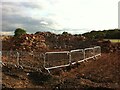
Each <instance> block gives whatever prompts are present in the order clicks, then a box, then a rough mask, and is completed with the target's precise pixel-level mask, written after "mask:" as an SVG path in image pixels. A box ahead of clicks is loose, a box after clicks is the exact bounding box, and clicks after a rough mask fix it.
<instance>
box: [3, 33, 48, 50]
mask: <svg viewBox="0 0 120 90" xmlns="http://www.w3.org/2000/svg"><path fill="white" fill-rule="evenodd" d="M3 44H4V43H3ZM8 46H9V48H7V49H9V50H13V51H45V50H47V46H46V44H45V38H44V36H42V35H35V34H24V35H21V36H19V37H12V38H11V40H9V42H8ZM3 49H5V48H3Z"/></svg>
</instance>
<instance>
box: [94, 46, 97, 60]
mask: <svg viewBox="0 0 120 90" xmlns="http://www.w3.org/2000/svg"><path fill="white" fill-rule="evenodd" d="M93 55H94V60H97V57H96V54H95V47H93Z"/></svg>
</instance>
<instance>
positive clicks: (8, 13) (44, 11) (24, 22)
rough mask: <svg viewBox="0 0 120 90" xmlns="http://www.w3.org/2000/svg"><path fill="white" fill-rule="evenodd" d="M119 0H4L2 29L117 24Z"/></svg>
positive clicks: (76, 30)
mask: <svg viewBox="0 0 120 90" xmlns="http://www.w3.org/2000/svg"><path fill="white" fill-rule="evenodd" d="M118 1H119V0H16V2H15V1H13V0H4V1H3V0H2V2H1V4H0V8H1V10H2V14H1V16H2V32H3V33H5V34H6V33H7V34H13V32H14V30H15V29H16V28H18V27H21V28H24V29H25V30H26V31H27V32H28V33H35V32H37V31H51V32H54V33H62V32H63V31H67V32H69V33H72V34H75V33H76V34H79V33H84V32H88V31H91V30H104V29H114V28H118Z"/></svg>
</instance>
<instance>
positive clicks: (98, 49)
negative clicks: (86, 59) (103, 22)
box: [94, 46, 101, 57]
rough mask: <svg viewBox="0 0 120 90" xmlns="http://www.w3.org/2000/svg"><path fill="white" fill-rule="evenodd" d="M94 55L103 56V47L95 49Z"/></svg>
mask: <svg viewBox="0 0 120 90" xmlns="http://www.w3.org/2000/svg"><path fill="white" fill-rule="evenodd" d="M94 55H95V57H98V56H101V47H100V46H96V47H94Z"/></svg>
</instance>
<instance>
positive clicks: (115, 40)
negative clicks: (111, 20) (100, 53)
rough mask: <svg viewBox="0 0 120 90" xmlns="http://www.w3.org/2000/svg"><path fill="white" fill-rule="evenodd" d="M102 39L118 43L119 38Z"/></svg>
mask: <svg viewBox="0 0 120 90" xmlns="http://www.w3.org/2000/svg"><path fill="white" fill-rule="evenodd" d="M104 40H110V41H111V42H112V43H120V39H104Z"/></svg>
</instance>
